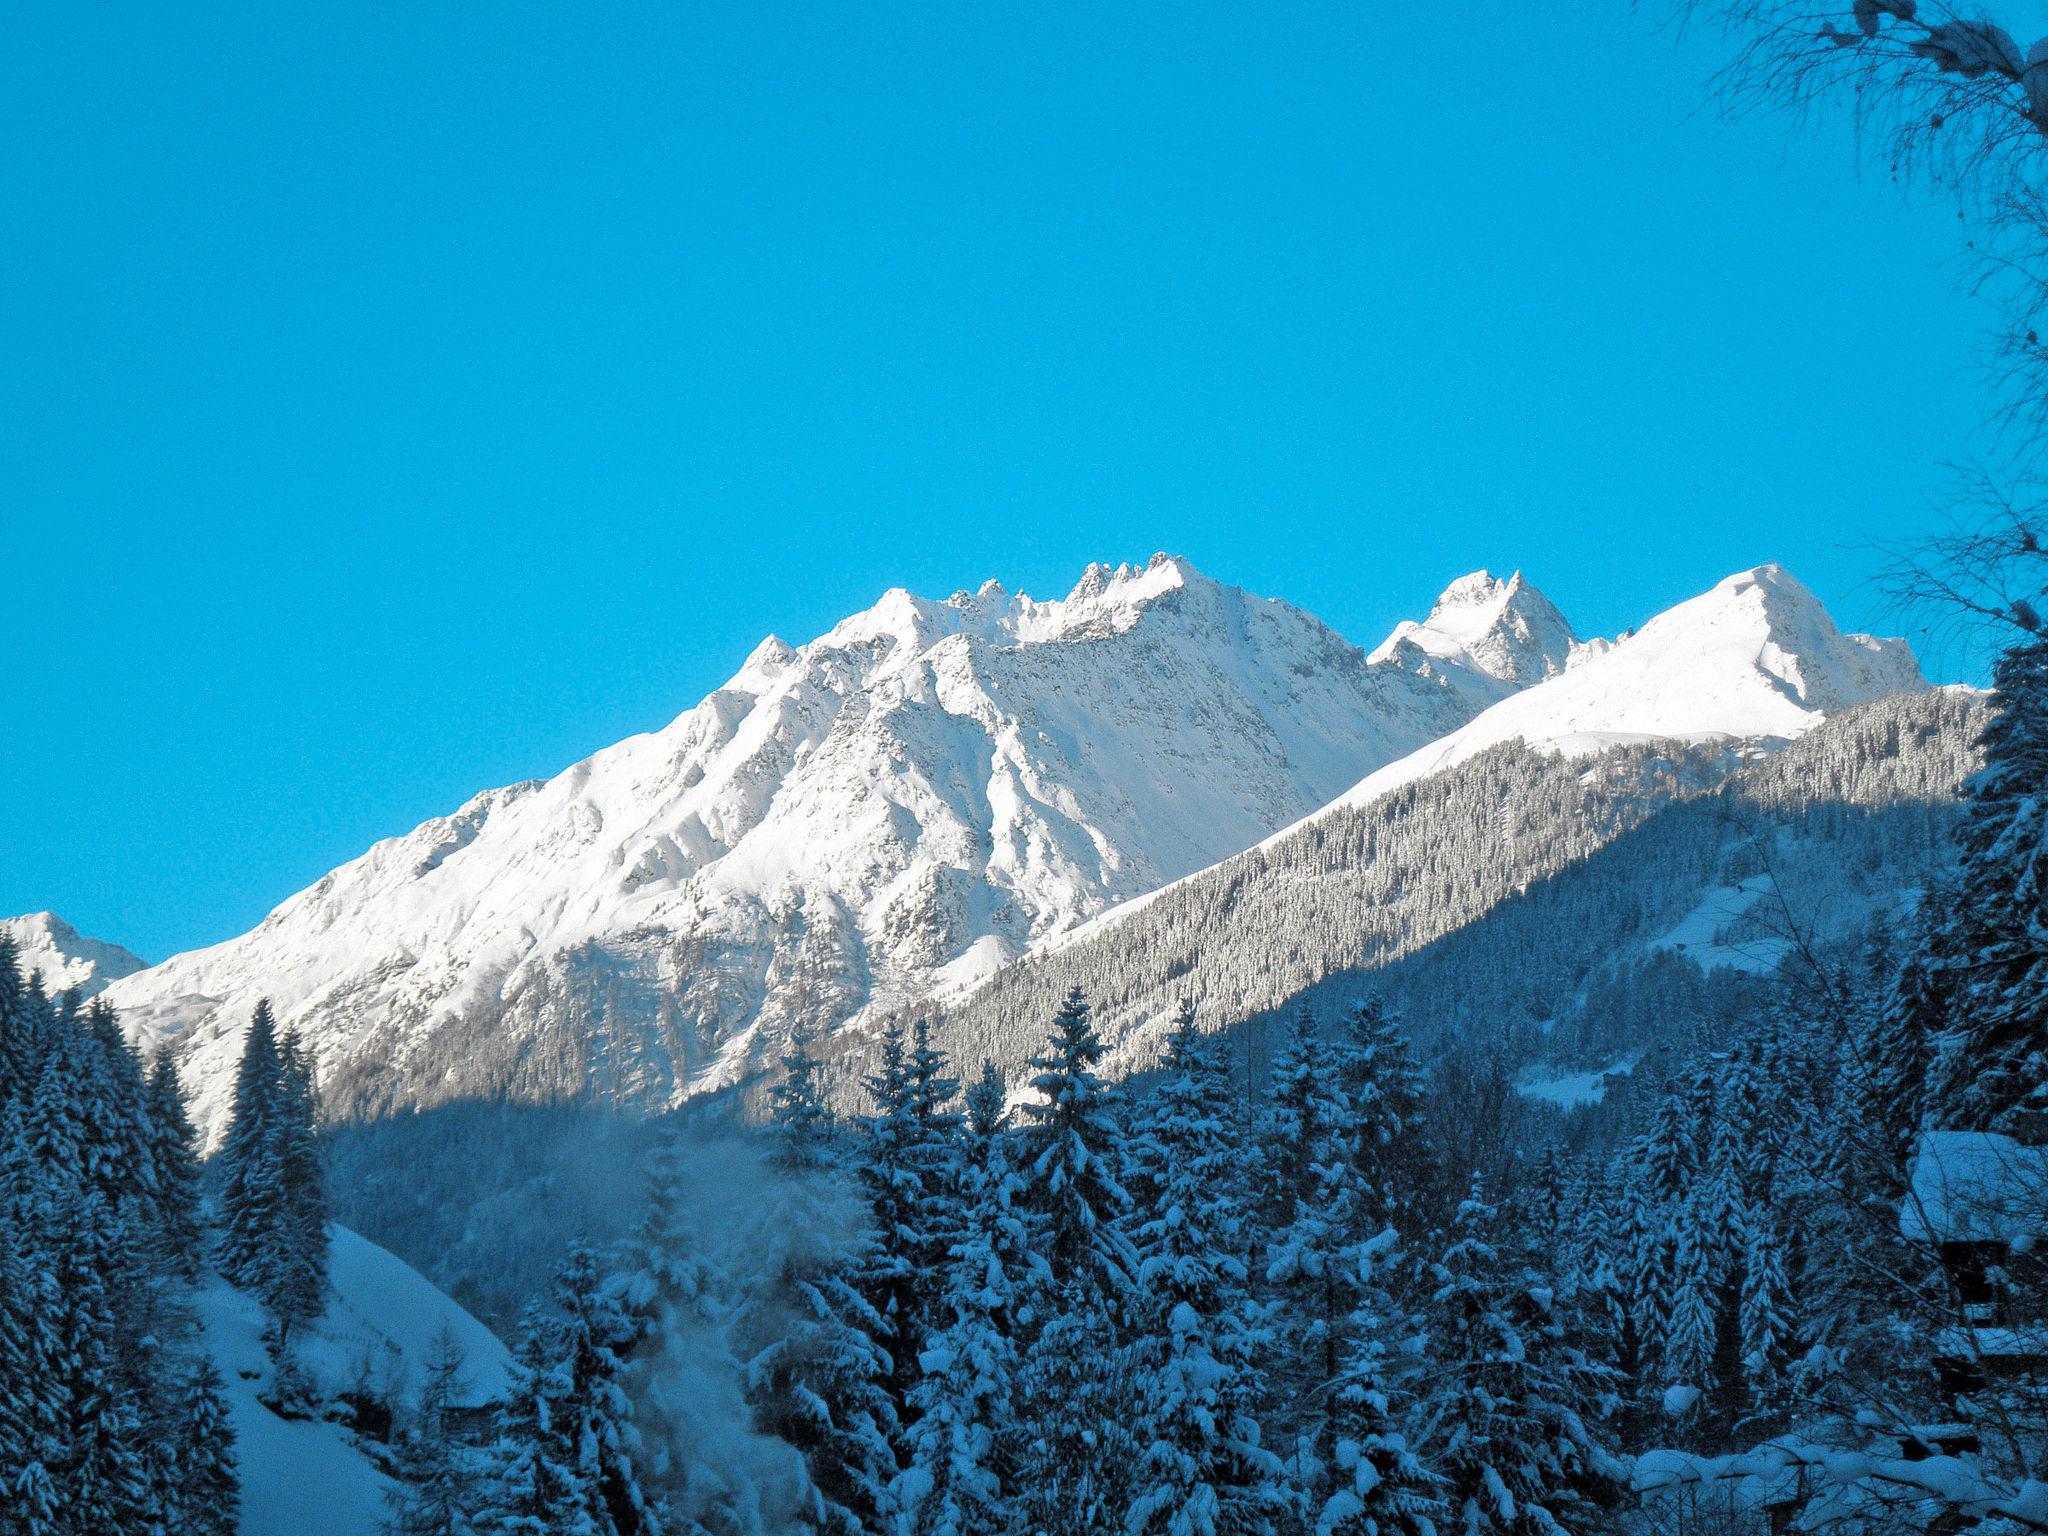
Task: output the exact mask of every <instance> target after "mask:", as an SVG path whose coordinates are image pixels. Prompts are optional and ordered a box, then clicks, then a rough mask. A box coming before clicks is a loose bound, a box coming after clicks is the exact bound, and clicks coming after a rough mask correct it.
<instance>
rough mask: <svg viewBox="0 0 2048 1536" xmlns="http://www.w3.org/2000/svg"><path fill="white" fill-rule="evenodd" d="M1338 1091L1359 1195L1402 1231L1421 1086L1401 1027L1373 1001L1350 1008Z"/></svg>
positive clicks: (1340, 1049) (1339, 1053) (1410, 1201)
mask: <svg viewBox="0 0 2048 1536" xmlns="http://www.w3.org/2000/svg"><path fill="white" fill-rule="evenodd" d="M1336 1072H1337V1085H1338V1088H1339V1090H1340V1092H1341V1095H1342V1101H1343V1102H1344V1103H1345V1104H1347V1105H1348V1106H1349V1110H1350V1117H1351V1138H1352V1142H1351V1144H1352V1155H1353V1156H1354V1157H1355V1158H1356V1159H1357V1163H1358V1173H1359V1178H1360V1180H1361V1184H1360V1188H1361V1189H1362V1190H1363V1191H1364V1192H1365V1193H1366V1195H1367V1196H1368V1198H1370V1199H1373V1200H1376V1201H1377V1202H1378V1203H1379V1210H1378V1212H1377V1213H1376V1214H1377V1215H1378V1216H1380V1217H1382V1218H1384V1219H1385V1220H1388V1221H1393V1222H1395V1223H1396V1224H1398V1225H1402V1226H1403V1227H1404V1230H1405V1226H1406V1223H1407V1221H1408V1218H1409V1215H1410V1213H1411V1210H1412V1207H1413V1205H1414V1200H1415V1184H1416V1169H1415V1160H1416V1158H1417V1156H1418V1153H1417V1150H1416V1148H1415V1146H1414V1142H1415V1130H1416V1127H1417V1125H1418V1124H1419V1123H1420V1121H1421V1118H1422V1104H1423V1097H1424V1084H1423V1078H1422V1073H1421V1071H1420V1069H1419V1068H1417V1067H1416V1065H1415V1062H1414V1058H1413V1056H1412V1054H1411V1053H1410V1051H1409V1048H1408V1037H1407V1034H1406V1032H1405V1031H1404V1030H1403V1028H1402V1026H1401V1021H1400V1019H1399V1018H1398V1017H1397V1016H1396V1015H1395V1014H1393V1013H1392V1012H1390V1011H1389V1010H1388V1009H1387V1008H1386V1006H1385V1005H1384V1004H1383V1003H1382V1002H1381V1001H1380V1000H1379V999H1378V998H1377V997H1368V998H1366V999H1364V1000H1363V1001H1361V1002H1360V1003H1359V1004H1358V1005H1357V1007H1355V1008H1354V1009H1353V1010H1352V1012H1351V1014H1350V1017H1349V1018H1348V1019H1347V1021H1346V1025H1345V1028H1344V1030H1343V1031H1342V1033H1341V1035H1340V1037H1339V1040H1338V1042H1337V1048H1336Z"/></svg>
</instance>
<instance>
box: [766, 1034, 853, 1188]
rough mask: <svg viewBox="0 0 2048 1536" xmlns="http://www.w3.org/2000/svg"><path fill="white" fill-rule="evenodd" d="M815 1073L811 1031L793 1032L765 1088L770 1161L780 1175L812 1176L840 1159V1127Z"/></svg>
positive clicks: (816, 1062)
mask: <svg viewBox="0 0 2048 1536" xmlns="http://www.w3.org/2000/svg"><path fill="white" fill-rule="evenodd" d="M819 1070H820V1069H819V1065H818V1059H817V1058H816V1057H815V1056H813V1055H812V1054H811V1036H810V1032H809V1031H808V1030H805V1029H801V1028H800V1029H798V1030H796V1031H795V1032H794V1033H793V1034H792V1035H791V1036H790V1042H789V1050H788V1051H787V1052H786V1053H785V1054H784V1055H783V1057H782V1078H781V1080H780V1081H779V1082H777V1083H776V1084H775V1085H774V1086H773V1087H771V1088H770V1089H769V1090H768V1105H769V1124H770V1125H771V1126H772V1128H773V1133H774V1145H775V1152H774V1161H775V1165H776V1166H777V1167H778V1168H780V1169H781V1170H782V1171H783V1172H785V1173H817V1172H820V1171H822V1170H824V1169H826V1168H830V1167H833V1166H835V1165H836V1164H837V1162H838V1159H839V1150H840V1149H839V1128H838V1124H837V1122H836V1121H835V1120H834V1118H833V1115H832V1110H831V1108H830V1106H828V1105H827V1104H826V1102H825V1085H824V1083H823V1082H822V1081H821V1080H820V1077H819Z"/></svg>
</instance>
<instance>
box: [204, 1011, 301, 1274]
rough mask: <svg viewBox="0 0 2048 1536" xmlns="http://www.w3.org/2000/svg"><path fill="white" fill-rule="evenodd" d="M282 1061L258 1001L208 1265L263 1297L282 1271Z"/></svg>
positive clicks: (224, 1151)
mask: <svg viewBox="0 0 2048 1536" xmlns="http://www.w3.org/2000/svg"><path fill="white" fill-rule="evenodd" d="M283 1094H284V1063H283V1060H282V1059H281V1058H280V1056H279V1054H278V1043H277V1023H276V1020H275V1018H274V1017H273V1016H272V1014H271V1011H270V1003H269V1002H268V1000H265V1001H262V1002H259V1003H257V1005H256V1012H255V1014H254V1016H253V1017H252V1018H251V1020H250V1022H249V1033H248V1035H247V1037H246V1038H245V1039H244V1041H243V1043H242V1062H241V1066H240V1068H239V1069H238V1070H237V1072H236V1074H235V1100H234V1108H233V1112H232V1114H231V1116H230V1118H229V1120H228V1129H227V1135H226V1137H225V1139H224V1140H223V1141H222V1143H221V1149H220V1153H219V1157H218V1162H219V1165H220V1236H219V1238H218V1240H217V1242H216V1245H215V1248H214V1263H215V1264H216V1265H217V1266H218V1267H219V1269H220V1272H221V1276H222V1277H223V1278H224V1279H225V1280H227V1282H228V1283H229V1284H230V1285H233V1286H236V1287H238V1288H239V1289H241V1290H244V1291H248V1292H250V1293H251V1294H253V1295H257V1296H267V1295H268V1294H269V1293H270V1292H271V1290H272V1288H273V1287H274V1284H275V1281H276V1277H277V1275H278V1273H279V1269H280V1261H281V1258H282V1253H281V1250H282V1247H283V1243H284V1234H285V1231H286V1228H287V1225H288V1223H289V1221H290V1204H289V1200H288V1198H287V1195H286V1192H285V1186H284V1167H283V1162H282V1159H281V1152H282V1148H281V1146H280V1140H281V1136H280V1130H279V1124H278V1122H279V1120H280V1118H281V1116H282V1114H283V1106H282V1103H281V1100H282V1098H283Z"/></svg>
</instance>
